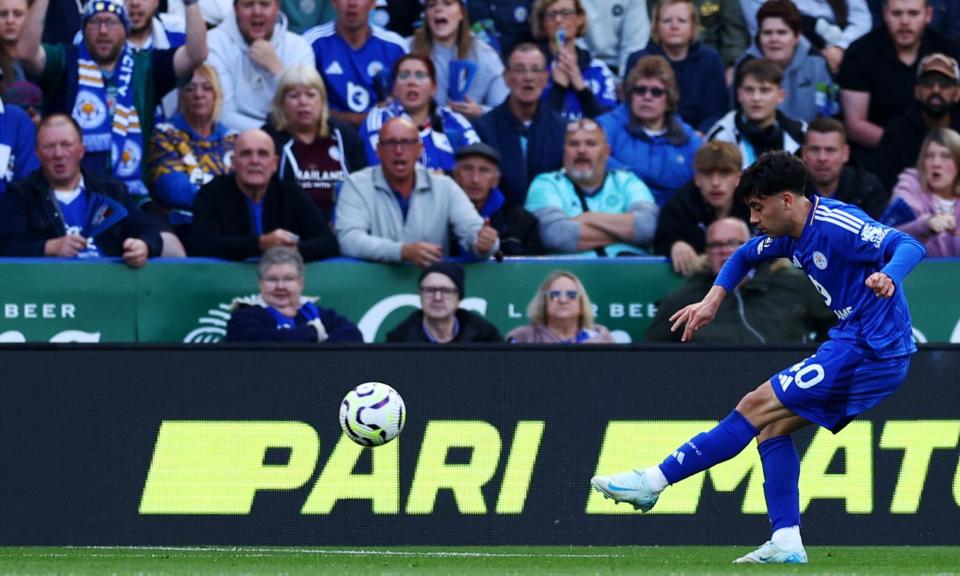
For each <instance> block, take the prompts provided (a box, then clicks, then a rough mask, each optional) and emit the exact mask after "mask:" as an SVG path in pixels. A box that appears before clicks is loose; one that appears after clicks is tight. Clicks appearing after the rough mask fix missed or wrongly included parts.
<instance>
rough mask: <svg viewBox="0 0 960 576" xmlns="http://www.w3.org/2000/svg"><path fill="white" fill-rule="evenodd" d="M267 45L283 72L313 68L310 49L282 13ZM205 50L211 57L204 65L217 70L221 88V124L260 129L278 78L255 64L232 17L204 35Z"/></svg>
mask: <svg viewBox="0 0 960 576" xmlns="http://www.w3.org/2000/svg"><path fill="white" fill-rule="evenodd" d="M270 45H271V46H273V49H274V51H275V52H276V53H277V57H278V58H280V61H281V62H283V68H284V70H287V69H289V68H291V67H292V66H298V65H300V64H307V65H310V66H313V65H314V58H313V50H312V49H311V48H310V45H309V44H307V41H306V40H304V39H303V38H302V37H300V36H298V35H296V34H294V33H292V32H289V31H287V18H286V16H284V15H283V14H282V13H278V14H277V22H276V24H275V26H274V29H273V36H271V38H270ZM207 46H208V48H209V53H210V55H209V57H208V58H207V62H208V63H209V64H210V65H211V66H213V67H214V68H215V69H216V71H217V74H218V75H219V76H220V85H221V87H222V88H223V109H222V110H221V113H220V121H221V122H223V124H224V125H225V126H226V127H227V128H232V129H234V130H237V131H240V132H242V131H244V130H249V129H251V128H259V127H260V126H262V125H263V123H264V122H266V119H267V114H269V113H270V107H271V100H272V99H273V95H274V93H275V92H276V91H277V83H278V81H279V80H280V79H279V77H277V76H274V75H273V74H271V73H270V72H268V71H267V70H266V69H264V68H262V67H260V65H258V64H256V63H254V61H253V59H252V58H251V57H250V45H249V44H247V41H246V40H244V38H243V36H242V35H241V34H240V28H239V27H238V26H237V19H236V18H235V17H234V18H226V19H224V21H223V22H222V23H221V24H220V25H219V26H217V27H216V28H214V29H213V30H211V31H210V32H209V33H208V34H207Z"/></svg>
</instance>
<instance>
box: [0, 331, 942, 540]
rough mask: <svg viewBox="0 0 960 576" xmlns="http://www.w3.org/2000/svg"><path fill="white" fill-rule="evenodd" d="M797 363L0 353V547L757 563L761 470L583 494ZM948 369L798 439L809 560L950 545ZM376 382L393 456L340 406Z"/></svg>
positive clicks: (705, 356)
mask: <svg viewBox="0 0 960 576" xmlns="http://www.w3.org/2000/svg"><path fill="white" fill-rule="evenodd" d="M811 350H812V349H811V348H784V349H771V348H766V349H762V350H755V349H754V350H752V349H744V348H709V347H701V348H691V347H689V346H683V345H665V346H662V347H659V348H651V347H639V346H632V347H624V346H596V347H594V346H584V347H576V348H573V347H552V348H550V347H508V346H505V345H498V346H493V347H489V348H486V347H484V348H472V349H471V348H468V347H457V346H453V347H445V348H436V347H433V348H424V347H419V348H418V347H399V348H397V347H385V346H380V345H372V346H354V347H324V348H320V349H318V348H316V347H311V346H301V347H284V348H278V347H266V348H264V347H259V348H258V347H254V346H237V345H233V346H228V345H220V346H204V345H194V346H184V345H177V346H166V347H161V346H150V345H138V346H129V345H99V344H91V345H50V344H39V345H38V344H27V345H18V346H11V345H6V346H0V363H2V365H3V367H4V371H3V372H4V373H3V380H4V382H3V389H4V399H3V402H0V454H2V456H3V457H2V459H0V467H2V472H0V515H2V518H3V522H0V544H3V545H200V544H210V545H355V546H359V545H420V544H422V545H510V544H563V545H567V544H569V545H587V544H590V545H614V544H616V545H624V544H644V545H673V544H742V545H755V544H759V543H761V542H763V541H764V540H765V539H766V538H767V537H768V536H769V524H768V521H767V517H766V514H765V506H764V500H763V477H762V469H761V467H760V464H759V458H758V456H757V452H756V450H755V449H754V447H753V446H750V447H748V448H747V449H746V450H745V451H744V452H743V453H741V454H740V455H739V456H737V457H736V458H734V459H732V460H730V461H728V462H726V463H724V464H722V465H719V466H717V467H716V468H714V469H712V470H710V471H709V472H708V473H706V474H700V475H697V476H694V477H691V478H690V479H688V480H686V481H685V482H682V483H680V484H678V485H676V486H674V487H672V488H671V489H670V490H669V491H668V492H667V493H666V494H665V495H664V496H663V497H662V499H661V501H660V503H659V504H658V505H657V507H656V508H655V509H654V511H653V512H652V513H650V514H643V515H642V514H639V513H636V512H634V511H633V509H632V508H630V507H627V506H625V505H620V506H615V505H613V504H612V503H611V502H609V501H606V500H603V499H602V498H601V497H600V496H599V495H598V494H596V493H593V492H591V491H590V490H589V487H588V486H589V479H590V477H591V476H592V475H594V474H595V473H597V472H598V471H599V472H602V473H608V472H615V471H621V470H625V469H628V468H630V467H635V466H639V465H645V464H651V463H655V462H659V460H660V459H661V458H663V457H664V456H665V455H667V454H669V453H670V452H671V451H672V450H673V449H674V448H675V447H676V446H678V445H679V444H680V443H682V442H684V441H686V440H687V439H688V438H690V437H691V436H693V435H694V434H696V433H697V432H699V431H701V430H702V429H704V428H705V427H709V426H711V425H713V424H714V423H715V422H717V421H718V419H720V418H722V417H723V416H724V415H726V413H727V412H728V411H729V409H730V408H731V407H732V406H733V405H734V404H735V402H736V401H737V399H738V398H739V397H740V396H741V395H742V394H743V393H744V392H746V391H747V390H750V389H752V388H753V387H754V386H756V385H757V384H759V383H760V382H761V381H762V380H764V379H765V378H767V377H768V376H769V375H771V374H773V373H774V372H775V371H777V370H779V369H780V368H782V367H783V366H788V365H790V364H792V363H794V362H797V361H799V360H800V359H802V358H804V357H805V356H807V355H809V354H810V353H811ZM957 373H960V347H955V346H949V345H939V346H934V345H929V346H925V347H924V348H923V349H922V350H921V352H919V353H918V354H917V355H916V356H915V357H914V360H913V364H912V367H911V370H910V374H909V377H908V378H907V381H906V383H905V384H904V386H903V387H902V388H901V390H899V391H898V392H897V393H896V394H895V395H894V396H893V397H892V398H890V399H888V400H887V401H886V402H884V403H883V404H881V405H880V406H879V407H877V408H876V409H875V410H873V411H870V412H868V413H867V414H865V415H864V416H863V417H862V418H860V419H858V420H855V421H854V422H853V423H851V424H850V425H849V426H848V427H847V428H846V429H844V430H843V431H842V432H840V433H839V434H837V435H833V434H831V433H830V432H828V431H826V430H821V429H811V428H807V429H805V430H803V431H801V432H799V433H797V435H796V437H797V444H798V450H799V453H800V455H801V459H802V466H801V477H800V497H801V499H800V503H801V506H802V508H803V513H804V535H805V539H806V541H807V542H808V543H809V544H814V545H816V544H821V545H822V544H838V545H839V544H851V545H852V544H885V545H893V544H896V545H905V544H911V545H919V544H930V545H944V544H951V545H957V544H960V533H958V531H957V530H956V521H957V518H958V512H960V472H958V454H960V452H958V439H960V416H958V415H960V395H958V394H957V393H956V374H957ZM370 380H378V381H383V382H387V383H389V384H391V385H393V386H394V387H395V388H397V390H399V391H400V393H401V394H402V395H403V397H404V399H405V400H406V404H407V409H408V418H407V425H406V429H405V430H404V431H403V433H402V434H401V435H400V437H399V438H398V439H397V440H396V441H394V442H392V443H390V444H387V445H385V446H382V447H379V448H375V449H363V448H360V447H359V446H357V445H355V444H353V443H352V442H351V441H349V440H348V439H346V438H345V437H344V436H342V434H341V432H340V429H339V425H338V422H337V412H338V408H339V403H340V400H341V398H342V397H343V395H344V394H345V393H346V392H347V390H349V389H350V388H351V387H353V386H355V385H356V384H358V383H360V382H364V381H370Z"/></svg>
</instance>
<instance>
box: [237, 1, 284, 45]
mask: <svg viewBox="0 0 960 576" xmlns="http://www.w3.org/2000/svg"><path fill="white" fill-rule="evenodd" d="M233 7H234V10H235V11H236V13H237V27H238V28H240V34H241V35H242V36H243V39H244V40H246V41H247V44H250V43H251V42H253V41H255V40H269V39H270V38H271V37H272V36H273V27H274V26H275V25H276V23H277V12H279V11H280V1H279V0H237V1H236V2H235V3H234V4H233Z"/></svg>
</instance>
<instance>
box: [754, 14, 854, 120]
mask: <svg viewBox="0 0 960 576" xmlns="http://www.w3.org/2000/svg"><path fill="white" fill-rule="evenodd" d="M757 22H758V25H759V26H760V31H759V32H758V33H757V45H755V46H751V47H750V50H749V51H748V52H747V53H746V54H745V55H744V58H743V60H741V62H746V61H749V60H753V59H755V58H766V59H767V60H771V61H773V62H776V63H777V64H779V65H780V67H781V68H783V89H784V91H785V92H786V96H785V98H784V100H783V104H781V105H780V110H781V111H782V112H783V113H784V114H786V115H787V116H790V117H792V118H797V119H799V120H803V121H804V122H811V121H813V119H814V118H816V117H817V116H835V115H836V114H837V112H838V111H839V110H838V105H837V102H836V99H837V98H836V92H837V88H836V86H834V83H833V78H832V77H831V75H830V71H829V70H828V69H827V62H826V61H825V60H824V59H823V57H821V56H820V55H819V54H817V53H815V52H814V51H812V50H811V46H810V42H809V41H808V40H807V39H806V38H804V37H803V35H802V34H801V16H800V11H799V10H797V6H796V5H795V4H794V3H793V2H792V1H791V0H767V2H764V4H763V5H762V6H761V7H760V12H759V13H757Z"/></svg>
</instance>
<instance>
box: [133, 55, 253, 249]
mask: <svg viewBox="0 0 960 576" xmlns="http://www.w3.org/2000/svg"><path fill="white" fill-rule="evenodd" d="M222 103H223V91H222V90H221V88H220V79H219V77H218V76H217V71H216V70H214V68H213V67H212V66H210V65H208V64H201V65H200V66H198V67H197V69H196V70H194V72H193V77H192V78H191V79H190V82H188V83H187V84H186V85H184V86H182V87H181V88H180V94H179V106H178V108H177V113H176V114H174V115H173V117H172V118H170V121H169V122H166V123H163V124H158V125H157V127H156V130H154V132H153V136H152V137H151V140H150V153H149V156H148V162H147V166H148V171H149V177H150V178H151V180H152V190H153V198H154V199H155V200H156V201H157V202H158V203H159V204H160V206H162V207H163V208H165V209H167V210H169V211H170V213H169V216H168V218H169V220H170V224H171V225H172V226H173V227H174V229H176V230H177V231H178V234H180V235H181V237H183V234H182V233H181V232H183V231H182V230H179V228H180V227H181V226H186V225H188V224H189V223H190V222H191V221H192V219H193V215H192V209H193V197H194V196H195V195H196V194H197V191H198V190H199V189H200V187H201V186H203V185H204V184H206V183H207V182H209V181H211V180H213V179H214V178H215V177H216V176H220V175H222V174H228V173H230V172H231V171H232V166H231V157H232V156H233V144H234V140H235V139H236V136H237V135H236V132H234V131H233V130H229V129H227V127H226V126H224V125H223V124H222V123H221V122H220V121H219V119H220V107H221V105H222Z"/></svg>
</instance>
